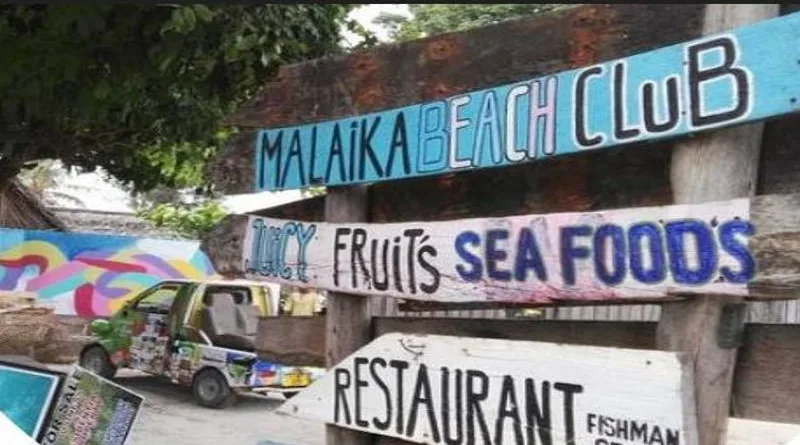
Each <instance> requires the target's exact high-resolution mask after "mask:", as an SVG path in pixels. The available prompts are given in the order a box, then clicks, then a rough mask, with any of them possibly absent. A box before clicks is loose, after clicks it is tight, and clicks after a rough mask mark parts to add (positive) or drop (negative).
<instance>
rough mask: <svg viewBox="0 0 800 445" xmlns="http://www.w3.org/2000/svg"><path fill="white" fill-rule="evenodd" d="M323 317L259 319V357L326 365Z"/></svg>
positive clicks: (257, 342)
mask: <svg viewBox="0 0 800 445" xmlns="http://www.w3.org/2000/svg"><path fill="white" fill-rule="evenodd" d="M325 318H326V317H324V316H314V317H265V318H261V319H259V320H258V334H257V335H256V341H255V343H256V353H257V354H258V357H259V358H261V359H263V360H267V361H271V362H276V363H281V364H284V365H294V366H318V367H325V365H326V363H325V351H326V339H325V329H326V325H325Z"/></svg>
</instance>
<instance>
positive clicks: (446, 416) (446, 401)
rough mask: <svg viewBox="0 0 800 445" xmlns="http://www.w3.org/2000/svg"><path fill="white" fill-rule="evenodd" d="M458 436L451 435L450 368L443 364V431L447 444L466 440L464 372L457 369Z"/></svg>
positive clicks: (455, 444) (455, 443)
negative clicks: (463, 394) (463, 392)
mask: <svg viewBox="0 0 800 445" xmlns="http://www.w3.org/2000/svg"><path fill="white" fill-rule="evenodd" d="M455 380H456V390H455V393H456V403H455V405H456V437H455V438H453V437H451V436H450V370H449V369H447V368H446V367H444V366H442V433H443V435H444V441H445V443H447V445H459V444H461V443H462V441H463V440H464V421H463V419H464V409H463V404H464V402H463V398H462V396H461V392H462V389H461V387H462V386H463V384H462V381H463V372H462V371H461V370H460V369H456V377H455Z"/></svg>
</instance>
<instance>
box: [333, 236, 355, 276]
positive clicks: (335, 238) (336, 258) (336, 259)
mask: <svg viewBox="0 0 800 445" xmlns="http://www.w3.org/2000/svg"><path fill="white" fill-rule="evenodd" d="M349 234H350V229H348V228H346V227H340V228H338V229H336V233H335V234H334V236H333V284H334V285H335V286H338V285H339V251H340V250H344V249H345V248H346V247H347V244H345V243H342V242H340V241H339V237H340V236H342V235H349ZM353 272H354V273H355V271H353Z"/></svg>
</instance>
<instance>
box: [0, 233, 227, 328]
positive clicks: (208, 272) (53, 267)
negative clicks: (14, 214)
mask: <svg viewBox="0 0 800 445" xmlns="http://www.w3.org/2000/svg"><path fill="white" fill-rule="evenodd" d="M216 276H217V274H216V272H215V271H214V267H213V265H212V264H211V262H210V261H209V260H208V257H207V256H206V255H205V254H204V253H203V252H202V251H201V250H200V243H199V242H197V241H173V240H157V239H144V238H136V237H130V236H108V235H99V234H88V233H74V232H73V233H65V232H56V231H39V230H19V229H3V228H0V293H9V292H11V293H16V294H23V295H27V296H33V297H35V298H36V299H37V300H38V301H39V302H41V303H45V304H50V305H52V306H54V307H55V309H56V313H58V314H65V315H79V316H81V317H93V316H105V315H110V314H111V313H113V312H114V311H115V310H117V309H118V308H119V307H121V306H122V304H123V303H125V301H127V300H128V299H129V298H131V297H133V296H134V295H136V294H137V293H138V292H140V291H142V290H144V289H146V288H147V287H150V286H152V285H154V284H156V283H158V282H159V281H161V280H164V279H168V278H186V279H201V278H210V277H216Z"/></svg>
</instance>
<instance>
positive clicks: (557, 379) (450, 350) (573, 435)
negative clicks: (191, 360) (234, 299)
mask: <svg viewBox="0 0 800 445" xmlns="http://www.w3.org/2000/svg"><path fill="white" fill-rule="evenodd" d="M692 387H693V381H692V371H691V363H690V362H689V361H688V360H686V359H685V357H684V356H683V355H682V354H675V353H665V352H657V351H642V350H628V349H618V348H597V347H589V346H568V345H559V344H552V343H535V342H523V341H509V340H493V339H473V338H464V337H446V336H434V335H408V334H387V335H384V336H381V337H379V338H378V339H376V340H374V341H373V342H372V343H370V344H369V345H367V346H365V347H363V348H361V349H359V350H358V351H357V352H356V353H354V354H352V355H350V356H349V357H348V358H347V359H346V360H344V361H343V362H341V363H339V364H338V365H337V366H336V367H335V368H334V369H333V370H332V371H331V372H329V373H327V374H326V375H325V376H324V377H323V378H322V379H320V380H318V381H316V382H315V383H314V384H313V385H312V386H310V387H309V388H307V389H305V390H304V391H303V392H301V393H300V394H299V395H297V396H295V397H294V398H292V399H291V400H289V401H288V402H286V403H285V404H284V405H283V406H282V407H281V408H280V409H279V410H278V412H279V413H282V414H288V415H291V416H295V417H302V418H308V419H314V420H322V421H325V422H328V423H334V424H336V425H340V426H343V427H346V428H350V429H353V430H357V431H365V432H371V433H374V434H378V435H383V436H390V437H396V438H401V439H404V440H407V441H410V442H415V443H425V444H428V443H443V442H445V440H448V439H449V440H452V441H453V442H452V443H495V444H502V443H533V440H532V438H533V437H535V438H536V439H537V443H538V442H539V441H543V443H552V444H553V445H566V444H574V443H602V441H601V439H602V440H607V441H616V440H620V439H621V438H623V437H625V438H630V437H631V436H632V435H633V436H635V437H636V436H642V435H644V436H646V437H641V438H640V439H638V440H642V441H643V442H644V443H651V442H652V439H651V438H652V437H653V436H655V437H660V438H661V439H660V440H661V441H662V442H663V443H671V444H687V445H697V444H698V442H697V437H696V423H695V418H694V412H693V389H692ZM545 400H547V402H545ZM545 403H546V404H547V407H545ZM462 416H463V417H462ZM604 418H605V420H604ZM617 419H619V421H620V422H618V421H617ZM606 422H612V423H613V424H615V425H616V424H619V423H623V422H624V423H625V424H626V426H625V427H622V428H610V429H609V428H605V427H604V426H603V425H604V424H605V423H606ZM634 424H635V425H634ZM645 424H646V425H647V426H646V427H643V425H645ZM642 430H645V431H642ZM634 431H635V432H634ZM526 437H527V439H525V438H526Z"/></svg>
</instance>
